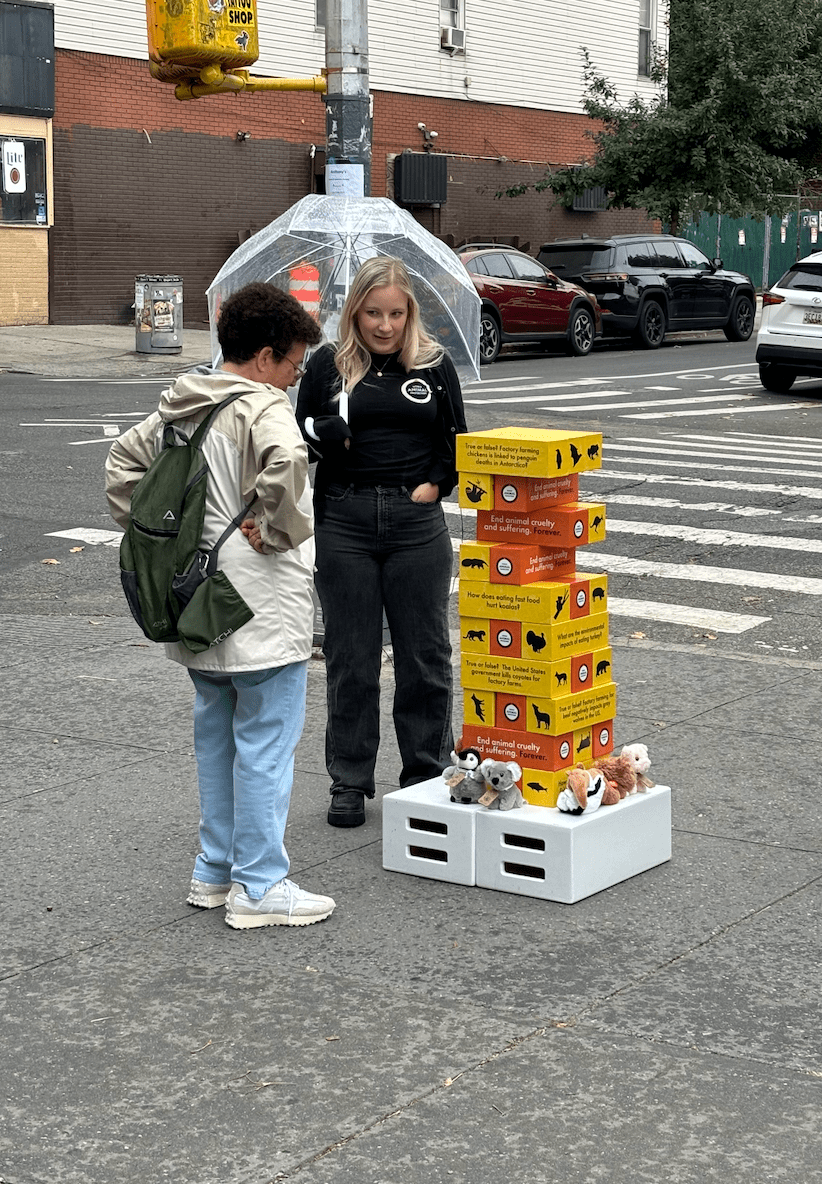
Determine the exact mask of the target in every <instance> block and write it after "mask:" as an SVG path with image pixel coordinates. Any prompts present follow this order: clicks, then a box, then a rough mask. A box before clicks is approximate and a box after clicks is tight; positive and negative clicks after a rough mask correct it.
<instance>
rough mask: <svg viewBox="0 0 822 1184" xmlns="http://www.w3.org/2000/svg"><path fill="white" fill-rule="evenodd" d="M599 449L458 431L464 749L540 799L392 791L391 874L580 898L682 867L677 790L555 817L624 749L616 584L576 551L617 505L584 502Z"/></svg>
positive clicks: (598, 441)
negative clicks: (491, 806) (512, 803)
mask: <svg viewBox="0 0 822 1184" xmlns="http://www.w3.org/2000/svg"><path fill="white" fill-rule="evenodd" d="M601 455H602V438H601V436H600V435H599V434H597V433H580V432H559V431H546V430H541V429H528V428H502V429H498V430H496V431H489V432H475V433H469V434H466V435H463V436H460V437H458V440H457V467H458V470H459V475H460V479H459V502H460V506H462V507H463V508H465V509H475V510H476V512H477V531H476V542H466V543H463V544H462V545H461V547H460V569H459V570H460V592H459V609H460V637H461V647H462V664H461V673H462V685H463V693H464V725H463V731H462V737H461V741H460V744H459V746H458V747H460V748H468V747H471V748H476V749H478V750H479V751H480V752H481V754H482V756H483V757H485V758H488V757H490V758H492V759H494V760H500V761H515V762H516V763H517V764H518V765H519V766H520V768H521V769H522V782H521V788H522V792H523V796H524V797H525V800H526V803H528V804H527V805H526V806H524V807H522V808H520V809H517V810H512V811H508V812H501V811H499V810H486V809H484V808H483V807H479V806H469V805H465V804H461V803H452V802H451V801H450V797H449V793H448V790H447V788H446V787H445V786H444V782H443V781H442V780H441V779H435V780H432V781H429V782H425V783H424V785H418V786H413V787H410V788H409V789H405V790H399V791H398V792H396V793H393V794H387V795H386V796H385V798H384V799H383V866H385V867H386V868H389V869H391V870H394V871H407V872H411V873H412V874H415V875H423V876H430V877H432V878H435V879H442V880H451V881H453V882H457V883H463V884H477V885H479V886H482V887H488V888H498V889H502V890H503V891H508V892H517V893H520V894H523V895H530V896H542V897H544V898H546V899H549V900H560V901H565V902H568V903H571V902H573V901H574V900H579V899H581V898H582V897H584V896H588V895H590V894H591V893H592V892H598V891H600V890H601V889H602V888H606V887H609V886H610V885H612V884H615V883H618V882H619V881H620V880H623V879H626V878H627V877H628V876H632V875H636V874H637V872H640V871H644V870H646V869H647V868H649V867H653V866H655V865H656V864H658V863H661V862H664V861H665V860H666V859H670V790H669V789H668V787H666V786H657V787H656V788H655V789H653V790H651V791H649V793H648V794H645V795H642V796H641V797H640V796H638V795H637V796H631V797H630V798H626V799H625V800H624V801H623V802H620V803H619V805H617V806H611V807H603V808H602V809H601V810H599V811H597V812H596V813H594V814H590V815H582V816H573V815H570V814H564V813H561V812H559V811H557V810H556V809H546V807H554V806H555V805H556V801H557V797H558V795H559V794H560V793H561V791H562V790H563V789H564V788H565V785H566V781H567V777H568V772H569V770H570V769H571V768H573V767H574V765H575V764H578V763H582V764H584V765H586V766H587V765H590V764H591V763H592V762H593V761H594V759H595V758H596V757H598V756H604V755H606V754H608V753H610V752H611V750H612V747H613V721H614V716H615V714H616V685H615V683H614V681H613V678H612V665H611V662H612V659H611V650H610V648H609V645H608V612H607V577H606V576H605V575H603V574H593V575H591V574H588V573H583V572H578V571H577V570H576V565H577V558H576V548H577V547H580V546H584V545H585V544H586V543H589V542H600V541H601V540H602V539H604V537H605V507H604V506H603V505H600V504H597V503H591V502H580V501H578V500H577V496H578V474H579V473H580V472H583V471H585V470H589V469H594V468H599V466H600V464H601Z"/></svg>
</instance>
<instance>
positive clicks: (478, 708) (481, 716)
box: [471, 695, 485, 724]
mask: <svg viewBox="0 0 822 1184" xmlns="http://www.w3.org/2000/svg"><path fill="white" fill-rule="evenodd" d="M471 702H472V703H473V704H474V711H475V712H476V713H477V719H478V720H479V721H480V723H483V724H484V723H485V711H484V710H483V706H482V699H478V698H477V696H476V695H472V696H471Z"/></svg>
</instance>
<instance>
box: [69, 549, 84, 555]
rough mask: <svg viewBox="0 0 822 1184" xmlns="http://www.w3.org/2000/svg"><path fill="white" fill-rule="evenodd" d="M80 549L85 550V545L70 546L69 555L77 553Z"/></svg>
mask: <svg viewBox="0 0 822 1184" xmlns="http://www.w3.org/2000/svg"><path fill="white" fill-rule="evenodd" d="M78 551H85V547H69V555H76V554H77V552H78Z"/></svg>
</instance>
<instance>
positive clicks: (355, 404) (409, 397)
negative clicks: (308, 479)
mask: <svg viewBox="0 0 822 1184" xmlns="http://www.w3.org/2000/svg"><path fill="white" fill-rule="evenodd" d="M341 387H342V379H341V378H340V374H339V372H338V370H337V367H336V365H335V364H334V347H333V346H330V345H325V346H323V347H322V348H321V349H319V350H318V351H317V352H316V353H315V354H314V355H313V357H312V358H311V360H310V361H309V363H308V366H307V368H306V373H305V375H304V377H303V379H302V381H301V383H300V391H299V395H298V398H297V422H298V423H299V425H300V429H301V431H302V433H303V436H304V437H305V440H306V443H307V444H308V447H309V451H310V453H311V456H312V459H315V460H317V461H318V462H319V466H318V469H317V482H316V484H317V487H318V488H319V489H322V488H324V487H325V486H327V485H329V484H342V485H348V484H354V485H357V484H359V485H370V484H374V485H378V484H383V485H407V486H409V487H410V488H413V487H414V486H417V485H420V484H422V483H423V482H425V481H430V482H431V483H432V484H433V485H437V486H439V490H440V496H441V497H445V496H447V495H448V494H449V493H450V492H451V490H452V489H453V488H454V486H455V484H456V481H457V474H456V436H457V434H458V433H459V432H464V431H465V430H466V427H465V412H464V409H463V403H462V392H461V390H460V384H459V379H458V377H457V372H456V370H455V369H454V365H453V363H452V362H451V359H450V358H449V357H448V356H447V355H446V356H445V357H444V358H443V360H442V361H441V362H440V363H439V364H438V365H436V366H431V367H429V368H427V369H424V370H413V371H411V372H410V373H408V372H407V371H405V370H404V369H403V368H402V366H401V365H400V364H399V361H398V357H397V355H396V354H391V355H384V354H372V365H371V368H370V369H369V371H368V373H367V374H366V375H365V377H364V378H362V379H361V381H360V382H359V383H357V385H356V386H355V387H354V389H353V390H352V391H350V392H349V404H348V425H349V426H348V429H346V428H345V426H344V423H343V421H342V420H341V419H340V414H339V411H340V408H339V400H338V395H339V393H340V389H341ZM346 431H347V432H348V434H350V437H351V445H350V447H349V448H346V447H345V445H344V442H343V436H344V434H346ZM316 436H319V437H320V438H319V439H316V438H315V437H316ZM329 436H336V438H328V437H329Z"/></svg>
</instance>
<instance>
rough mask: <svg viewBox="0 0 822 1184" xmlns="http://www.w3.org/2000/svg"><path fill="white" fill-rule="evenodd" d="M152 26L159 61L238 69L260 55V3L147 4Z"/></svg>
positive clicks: (184, 0) (166, 0)
mask: <svg viewBox="0 0 822 1184" xmlns="http://www.w3.org/2000/svg"><path fill="white" fill-rule="evenodd" d="M146 22H147V26H148V56H149V57H150V58H151V60H152V61H153V62H157V63H161V64H166V63H167V64H169V65H176V66H191V67H193V68H195V69H198V68H201V67H203V66H208V65H211V64H212V63H214V64H217V65H220V66H223V67H224V68H225V69H229V70H232V69H237V68H238V67H241V66H250V65H251V63H252V62H256V60H257V58H258V57H259V56H260V46H259V41H258V36H257V0H146Z"/></svg>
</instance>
